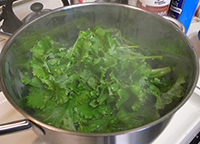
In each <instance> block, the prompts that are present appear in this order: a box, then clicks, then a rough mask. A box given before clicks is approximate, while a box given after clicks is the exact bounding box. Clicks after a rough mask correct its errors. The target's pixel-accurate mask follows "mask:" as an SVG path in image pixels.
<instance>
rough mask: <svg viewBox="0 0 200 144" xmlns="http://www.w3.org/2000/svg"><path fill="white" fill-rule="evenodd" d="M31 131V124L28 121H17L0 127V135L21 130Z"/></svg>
mask: <svg viewBox="0 0 200 144" xmlns="http://www.w3.org/2000/svg"><path fill="white" fill-rule="evenodd" d="M27 129H32V124H31V123H30V121H29V120H19V121H14V122H9V123H6V124H1V125H0V135H4V134H9V133H13V132H18V131H21V130H27Z"/></svg>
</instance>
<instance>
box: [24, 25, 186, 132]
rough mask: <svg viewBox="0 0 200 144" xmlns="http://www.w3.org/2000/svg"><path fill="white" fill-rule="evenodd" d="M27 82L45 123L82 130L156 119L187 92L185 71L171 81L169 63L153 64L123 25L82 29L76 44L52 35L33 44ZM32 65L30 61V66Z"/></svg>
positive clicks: (127, 126) (120, 127) (29, 99)
mask: <svg viewBox="0 0 200 144" xmlns="http://www.w3.org/2000/svg"><path fill="white" fill-rule="evenodd" d="M30 52H31V55H32V57H31V59H30V62H29V64H30V66H29V68H30V69H28V70H27V71H26V72H24V76H23V79H22V80H21V81H22V82H23V83H24V84H26V85H30V86H31V87H30V89H29V94H28V95H27V96H26V100H27V106H28V107H31V108H33V109H34V110H35V114H36V115H37V116H39V117H42V120H43V121H44V122H45V123H48V124H51V125H53V126H56V127H60V128H63V129H68V130H72V131H81V132H114V131H121V130H127V129H131V128H135V127H139V126H141V125H144V124H147V123H149V122H152V121H154V120H156V119H158V118H159V117H160V114H159V110H160V109H164V108H165V107H166V106H167V105H168V104H170V103H171V102H172V101H173V100H174V99H176V98H181V97H182V96H184V92H185V91H184V88H183V84H184V83H185V80H184V76H183V75H181V74H180V75H179V77H178V78H177V80H176V81H174V80H173V81H172V80H171V78H170V76H169V75H170V74H171V73H172V68H171V67H170V66H166V67H160V68H156V69H153V68H152V67H151V65H150V64H148V63H147V61H146V60H149V59H150V60H152V61H154V60H158V61H162V59H163V56H162V55H143V54H142V53H141V52H140V46H138V45H136V44H134V43H133V42H130V41H128V40H126V39H125V38H123V37H122V36H121V33H120V31H119V30H116V29H102V28H100V27H99V26H97V27H95V28H94V29H93V30H90V29H88V30H87V31H81V32H80V34H79V36H78V38H77V40H76V42H75V44H74V45H73V47H72V48H69V47H66V48H65V47H63V45H62V44H59V43H58V42H55V41H53V40H51V39H50V38H49V37H46V38H44V39H41V40H40V41H39V42H38V43H37V44H36V45H35V46H33V47H32V48H31V49H30ZM26 68H27V66H26Z"/></svg>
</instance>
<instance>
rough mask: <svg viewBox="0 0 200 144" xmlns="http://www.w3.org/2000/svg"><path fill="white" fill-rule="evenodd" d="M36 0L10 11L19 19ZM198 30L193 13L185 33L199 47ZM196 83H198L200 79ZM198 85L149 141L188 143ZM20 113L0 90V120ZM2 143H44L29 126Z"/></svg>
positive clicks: (195, 120) (53, 2)
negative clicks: (28, 128)
mask: <svg viewBox="0 0 200 144" xmlns="http://www.w3.org/2000/svg"><path fill="white" fill-rule="evenodd" d="M34 2H38V1H36V0H18V1H17V2H15V3H14V5H13V6H14V12H15V14H16V15H17V17H18V18H19V19H23V18H24V17H25V16H26V15H27V14H29V13H30V12H31V10H30V9H29V7H30V6H31V4H32V3H34ZM39 2H41V3H43V4H44V9H55V8H58V7H62V6H63V3H62V1H60V0H39ZM199 30H200V20H199V19H198V18H196V17H194V19H193V22H192V23H191V26H190V28H189V30H188V33H187V36H188V37H189V38H190V39H191V41H192V43H193V44H194V45H195V46H196V47H197V46H199V47H200V43H199V40H198V39H197V33H198V31H199ZM7 39H8V37H7V36H4V35H1V34H0V50H1V49H2V47H3V45H4V44H5V42H6V40H7ZM197 87H200V80H199V81H198V84H197ZM199 103H200V89H199V88H196V89H195V91H194V93H193V94H192V96H191V97H190V99H189V100H188V101H187V102H186V103H185V104H184V106H183V107H182V108H181V109H180V110H178V111H177V112H176V113H175V114H174V116H173V117H172V119H171V121H170V123H169V124H168V126H167V127H166V128H165V130H164V131H163V132H162V133H161V134H160V135H159V136H158V138H157V139H156V140H155V141H154V142H152V144H161V143H162V144H178V143H181V144H188V143H190V142H191V140H192V139H193V138H194V137H195V136H196V134H198V132H199V131H200V104H199ZM23 118H24V117H23V116H22V115H21V114H20V113H18V112H17V111H16V110H15V109H14V108H13V106H11V104H10V103H9V102H8V101H7V99H6V98H5V96H4V95H3V93H2V92H0V124H3V123H7V122H11V121H15V120H21V119H23ZM0 143H2V144H13V143H17V144H45V143H44V142H42V141H41V140H40V139H38V137H37V135H36V134H35V133H34V132H33V131H32V130H26V131H21V132H17V133H13V134H8V135H3V136H0Z"/></svg>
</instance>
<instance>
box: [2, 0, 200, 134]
mask: <svg viewBox="0 0 200 144" xmlns="http://www.w3.org/2000/svg"><path fill="white" fill-rule="evenodd" d="M91 5H97V6H101V5H107V6H113V5H114V6H119V7H125V8H128V9H134V10H138V11H141V12H145V13H147V14H149V15H152V16H154V17H157V18H159V19H160V20H163V21H165V22H166V23H168V24H169V25H171V26H172V27H173V28H174V30H176V31H178V32H179V33H180V35H182V37H184V38H185V40H186V41H187V43H188V44H189V46H190V48H191V50H192V52H193V54H194V58H195V59H196V60H195V67H196V71H195V80H194V84H193V85H192V87H191V89H190V91H189V93H188V95H187V96H185V98H183V100H181V102H180V103H179V104H178V105H177V106H176V107H174V108H173V109H172V110H171V111H170V112H168V113H167V114H165V115H164V116H162V117H161V118H159V119H157V120H155V121H153V122H151V123H148V124H145V125H143V126H140V127H137V128H133V129H129V130H125V131H119V132H110V133H86V132H76V131H70V130H65V129H61V128H57V127H54V126H51V125H49V124H46V123H43V122H41V121H39V120H37V119H36V118H34V117H32V116H31V115H30V114H28V113H27V112H25V111H24V110H23V109H22V108H20V107H19V106H18V105H17V104H16V103H15V102H14V101H13V100H12V98H11V97H10V96H9V94H8V92H7V90H6V89H5V86H4V83H3V81H2V71H1V69H2V61H3V58H4V55H5V53H6V51H7V50H8V49H9V46H10V44H11V42H12V41H13V40H14V39H15V37H16V36H17V35H19V34H20V33H21V31H22V30H24V29H25V28H26V27H28V26H29V25H30V24H32V23H33V22H35V21H37V20H39V19H41V18H43V17H46V16H48V15H51V14H53V13H55V12H59V11H64V10H67V9H74V8H76V7H86V6H91ZM198 77H199V60H198V56H197V53H196V50H195V48H194V46H193V44H192V42H191V41H190V40H189V38H188V37H187V36H186V35H185V34H184V33H183V32H182V31H181V30H180V29H178V28H177V27H175V26H174V25H173V24H171V23H170V22H169V21H167V20H166V19H164V18H163V17H161V16H159V15H157V14H155V13H153V12H150V11H146V10H144V9H141V8H138V7H135V6H131V5H124V4H118V3H105V2H102V3H84V4H75V5H71V6H65V7H61V8H57V9H54V10H52V11H50V12H48V13H46V14H44V15H42V16H40V17H38V18H36V19H34V20H32V21H31V22H28V23H27V24H25V25H22V26H21V27H20V28H19V29H18V30H17V31H16V32H14V34H13V35H12V36H11V37H10V38H9V40H8V41H7V42H6V44H5V45H4V47H3V49H2V51H1V53H0V87H1V89H2V91H3V93H4V95H5V96H6V98H7V99H8V101H9V102H10V103H11V105H12V106H13V107H14V108H15V109H17V111H19V112H20V113H21V114H22V115H23V116H25V118H27V119H28V120H30V121H31V122H33V123H35V124H36V125H38V126H40V127H41V128H43V127H44V128H46V129H50V130H53V131H56V132H61V133H66V134H71V135H80V136H94V137H95V136H116V135H123V134H127V133H136V132H139V131H143V130H145V129H148V128H150V127H153V126H155V125H157V124H158V123H161V122H162V121H164V120H166V119H168V118H170V117H171V116H172V115H173V114H174V113H175V112H176V111H177V110H179V109H180V108H181V107H182V106H183V105H184V104H185V103H186V101H187V100H188V99H189V98H190V96H191V95H192V93H193V91H194V89H195V87H196V84H197V81H198Z"/></svg>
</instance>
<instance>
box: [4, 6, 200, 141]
mask: <svg viewBox="0 0 200 144" xmlns="http://www.w3.org/2000/svg"><path fill="white" fill-rule="evenodd" d="M96 24H98V25H100V26H102V27H103V28H118V29H120V30H121V31H122V34H123V36H125V37H126V38H128V39H130V38H131V39H134V40H135V41H136V42H137V43H139V44H140V45H142V46H144V47H147V49H148V48H152V49H154V50H155V53H160V52H161V51H159V50H160V47H162V46H163V43H162V42H160V41H162V40H165V41H166V43H164V44H167V43H168V42H169V43H172V49H171V50H172V51H176V50H179V51H181V52H182V53H184V56H183V57H182V59H180V60H176V59H174V58H173V56H172V55H171V57H170V56H169V57H170V58H169V61H170V62H171V61H176V62H177V63H180V64H179V66H178V69H179V70H180V71H181V72H182V71H184V70H189V71H190V74H189V75H188V76H187V77H188V79H187V88H186V89H187V93H186V95H185V97H184V98H183V99H181V100H180V101H179V102H178V103H176V104H175V105H174V107H173V108H172V107H171V108H170V109H169V110H168V111H167V112H166V113H165V114H164V115H163V116H162V117H161V118H160V119H158V120H156V121H154V122H151V123H149V124H146V125H144V126H141V127H138V128H135V129H131V130H126V131H121V132H112V133H81V132H73V131H68V130H63V129H59V128H56V127H53V126H50V125H48V124H45V123H43V122H41V121H39V120H37V119H36V118H35V117H34V115H33V113H32V111H30V110H29V109H24V108H23V107H24V103H22V102H21V99H22V98H23V96H24V93H26V90H27V87H26V86H24V85H23V84H22V83H21V82H20V78H21V70H20V63H18V61H20V55H22V54H26V50H28V49H29V46H30V47H31V46H33V45H34V44H35V42H36V41H37V40H40V39H41V38H42V37H45V36H51V38H52V39H55V40H57V41H59V42H65V41H68V42H69V43H71V44H72V45H73V43H74V41H75V40H76V38H77V35H78V33H79V31H80V30H87V29H88V28H92V27H93V26H94V25H96ZM177 43H181V47H180V45H179V44H177ZM23 46H24V47H23ZM19 47H23V48H24V50H25V51H24V53H23V52H22V50H21V49H19ZM168 53H169V54H170V53H173V52H171V51H168ZM0 58H1V59H0V61H1V63H0V77H1V81H0V87H1V88H2V91H3V93H4V94H5V96H6V98H7V99H8V101H9V102H10V103H11V104H12V105H13V106H14V107H15V108H16V109H17V110H18V111H19V112H20V113H21V114H23V115H24V116H25V117H26V118H27V119H26V120H21V121H18V122H14V123H9V124H4V125H1V126H0V134H5V133H9V132H12V131H16V130H21V129H29V128H31V129H33V130H34V131H35V133H37V134H38V136H39V137H40V138H41V139H42V140H43V141H45V142H47V143H53V144H55V143H58V144H122V143H123V144H144V143H150V142H151V141H152V140H154V139H155V138H156V137H157V136H158V135H159V134H160V133H161V132H162V131H163V129H164V128H165V127H166V125H167V124H168V122H169V121H170V118H171V117H172V116H173V114H174V113H175V112H176V111H177V110H178V109H179V108H180V107H181V106H182V105H183V104H184V103H185V102H186V101H187V100H188V98H189V97H190V95H191V94H192V93H193V90H194V88H195V86H196V83H197V79H198V74H199V68H198V57H197V54H196V51H195V49H194V47H193V45H192V44H191V43H190V41H189V39H188V38H187V37H186V36H185V34H183V33H182V32H181V31H180V30H179V29H178V28H177V27H175V26H174V25H173V24H171V23H169V22H168V21H167V20H165V19H163V18H162V17H160V16H158V15H155V14H153V13H150V12H147V11H144V10H142V9H139V8H136V7H132V6H128V5H122V4H113V3H112V4H111V3H87V4H79V5H72V6H68V7H64V8H60V9H56V10H54V11H51V12H49V13H48V14H45V15H43V16H41V17H40V18H38V19H36V20H33V21H32V22H30V23H28V24H26V25H25V26H23V27H21V28H20V29H19V30H18V31H17V32H15V33H14V34H13V36H12V37H11V38H10V39H9V40H8V42H7V43H6V45H5V46H4V48H3V50H2V53H1V57H0ZM27 60H28V59H27ZM8 127H9V128H8Z"/></svg>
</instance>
